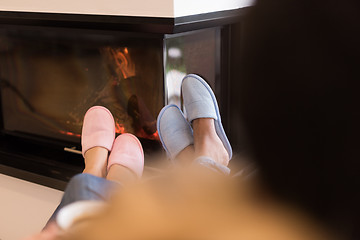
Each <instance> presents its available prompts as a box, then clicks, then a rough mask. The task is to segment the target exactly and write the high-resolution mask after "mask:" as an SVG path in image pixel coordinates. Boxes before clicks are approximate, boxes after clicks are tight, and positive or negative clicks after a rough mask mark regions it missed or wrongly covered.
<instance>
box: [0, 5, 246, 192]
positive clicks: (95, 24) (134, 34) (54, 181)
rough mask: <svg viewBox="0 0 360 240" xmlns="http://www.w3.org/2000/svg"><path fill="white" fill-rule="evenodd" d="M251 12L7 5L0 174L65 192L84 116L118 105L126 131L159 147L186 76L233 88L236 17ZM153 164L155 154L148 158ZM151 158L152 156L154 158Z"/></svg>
mask: <svg viewBox="0 0 360 240" xmlns="http://www.w3.org/2000/svg"><path fill="white" fill-rule="evenodd" d="M243 11H244V9H236V10H229V11H222V12H215V13H208V14H199V15H192V16H187V17H180V18H156V17H137V16H134V17H129V16H125V17H124V16H104V15H101V16H99V15H87V14H57V13H51V14H50V13H34V12H14V11H2V12H1V11H0V94H1V104H0V116H1V118H0V123H1V129H0V131H1V135H0V142H1V145H0V171H1V172H3V173H6V174H8V175H13V176H16V177H20V178H23V179H26V180H30V181H33V182H37V183H41V184H44V185H47V186H51V187H55V188H58V189H63V188H64V186H65V184H66V182H67V181H68V180H69V179H70V178H71V177H72V176H73V175H74V174H76V173H78V172H80V171H81V169H82V168H83V159H82V156H81V155H80V154H78V153H79V152H80V151H81V147H80V134H81V126H82V120H83V115H84V113H85V112H86V110H87V109H88V108H89V107H91V106H93V105H103V106H106V107H107V108H109V109H110V110H111V112H112V113H113V115H114V118H115V121H116V132H117V133H118V134H121V133H124V132H130V133H133V134H135V135H136V136H138V137H139V139H140V140H141V142H142V143H143V145H144V149H145V153H146V156H149V155H151V153H153V152H154V151H158V150H159V149H160V144H159V139H158V135H157V131H156V117H157V114H158V113H159V111H160V109H161V108H162V107H163V106H164V105H165V104H167V103H170V102H171V103H175V104H178V105H180V81H181V79H182V77H183V76H185V75H186V74H187V73H197V74H200V75H202V76H203V77H204V78H205V79H207V80H208V81H209V83H210V85H211V86H212V87H213V88H214V89H215V93H216V95H217V96H218V98H219V100H220V105H221V106H223V108H222V109H223V111H224V114H223V115H224V123H225V127H226V122H227V121H228V120H227V118H229V116H228V114H227V113H226V109H227V108H229V106H228V100H227V99H228V94H229V82H230V78H229V68H230V62H229V59H230V45H231V44H230V39H231V24H233V23H235V22H238V21H239V19H240V16H241V14H242V13H243ZM145 161H146V160H145ZM146 165H151V161H150V160H148V161H146Z"/></svg>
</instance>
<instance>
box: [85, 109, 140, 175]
mask: <svg viewBox="0 0 360 240" xmlns="http://www.w3.org/2000/svg"><path fill="white" fill-rule="evenodd" d="M81 144H82V154H83V156H85V153H86V151H88V150H89V149H91V148H94V147H103V148H106V149H107V150H108V151H109V152H110V155H109V159H108V165H107V169H108V170H109V169H110V167H111V166H112V165H113V164H119V165H122V166H124V167H126V168H128V169H130V170H131V171H132V172H134V173H135V174H136V176H137V177H141V176H142V173H143V169H144V151H143V149H142V146H141V143H140V141H139V140H138V139H137V137H135V136H134V135H132V134H129V133H124V134H121V135H119V136H118V137H117V138H116V139H115V121H114V117H113V116H112V114H111V112H110V111H109V110H108V109H107V108H105V107H101V106H94V107H91V108H90V109H89V110H88V111H87V112H86V114H85V117H84V123H83V128H82V134H81Z"/></svg>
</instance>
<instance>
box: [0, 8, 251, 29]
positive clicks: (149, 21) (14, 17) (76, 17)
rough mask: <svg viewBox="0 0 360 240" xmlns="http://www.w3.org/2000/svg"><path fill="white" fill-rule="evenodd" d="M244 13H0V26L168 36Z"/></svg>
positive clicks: (228, 11) (244, 10)
mask: <svg viewBox="0 0 360 240" xmlns="http://www.w3.org/2000/svg"><path fill="white" fill-rule="evenodd" d="M248 9H249V7H246V8H241V9H235V10H227V11H219V12H213V13H205V14H197V15H191V16H185V17H177V18H161V17H136V16H113V15H91V14H65V13H38V12H15V11H0V24H1V25H25V26H42V27H62V28H82V29H101V30H115V31H129V32H145V33H158V34H159V33H160V34H171V33H180V32H186V31H192V30H197V29H201V28H208V27H215V26H221V25H225V24H230V23H233V22H236V21H238V20H239V19H240V18H241V17H242V16H243V15H244V14H246V12H247V11H248Z"/></svg>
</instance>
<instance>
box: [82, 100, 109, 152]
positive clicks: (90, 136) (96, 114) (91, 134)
mask: <svg viewBox="0 0 360 240" xmlns="http://www.w3.org/2000/svg"><path fill="white" fill-rule="evenodd" d="M114 140H115V121H114V117H113V116H112V114H111V112H110V111H109V110H108V109H107V108H105V107H102V106H94V107H91V108H90V109H89V110H88V111H87V112H86V114H85V116H84V122H83V127H82V133H81V146H82V154H83V156H84V157H85V153H86V152H87V151H88V150H89V149H91V148H94V147H103V148H105V149H107V150H108V151H111V149H112V146H113V143H114Z"/></svg>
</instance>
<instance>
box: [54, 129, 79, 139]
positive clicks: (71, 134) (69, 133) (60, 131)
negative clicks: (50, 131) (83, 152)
mask: <svg viewBox="0 0 360 240" xmlns="http://www.w3.org/2000/svg"><path fill="white" fill-rule="evenodd" d="M59 133H61V134H64V135H67V136H75V137H81V135H80V134H77V133H73V132H68V131H63V130H59Z"/></svg>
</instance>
